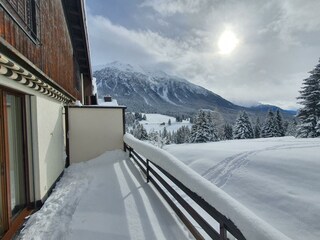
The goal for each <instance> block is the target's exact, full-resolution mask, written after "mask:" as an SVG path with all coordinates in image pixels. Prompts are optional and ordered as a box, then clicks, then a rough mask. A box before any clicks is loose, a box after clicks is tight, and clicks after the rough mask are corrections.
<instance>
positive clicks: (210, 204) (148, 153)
mask: <svg viewBox="0 0 320 240" xmlns="http://www.w3.org/2000/svg"><path fill="white" fill-rule="evenodd" d="M124 142H125V144H126V146H127V149H128V150H129V152H130V157H131V158H133V159H134V160H135V161H136V163H138V165H139V166H140V168H142V170H143V171H144V172H145V174H146V175H147V178H148V181H149V180H150V181H151V182H152V183H153V184H154V185H155V187H156V188H157V189H158V190H159V191H160V193H161V194H162V195H163V196H164V198H165V200H167V202H168V203H169V205H170V206H171V207H172V208H173V210H175V212H176V213H177V214H178V216H179V217H180V218H181V220H182V221H183V222H184V223H185V224H186V225H187V227H188V228H189V230H190V231H191V233H192V234H193V235H194V236H195V237H196V238H197V239H203V237H202V236H201V235H200V234H199V232H198V231H197V230H196V228H195V227H194V226H188V225H190V224H191V222H190V221H189V220H188V219H187V218H186V217H185V215H184V214H183V213H182V212H181V211H180V210H179V209H178V207H177V206H176V205H175V204H174V203H173V201H172V200H170V198H169V197H168V196H166V194H164V191H163V190H161V188H160V187H159V184H157V182H156V181H155V180H154V178H157V181H158V182H160V183H161V184H162V185H163V186H164V187H165V188H166V189H167V190H168V191H169V192H170V193H171V194H172V195H173V196H174V197H175V198H176V200H177V201H178V202H179V203H180V205H182V206H183V207H184V208H185V209H186V210H187V212H188V213H189V214H190V215H191V216H192V217H193V218H194V220H195V221H197V222H198V223H199V224H200V226H202V228H203V229H204V231H205V232H207V233H208V234H209V235H210V237H212V238H213V239H227V231H228V232H229V233H231V234H232V235H233V236H234V237H236V238H237V239H248V240H250V239H252V240H258V239H259V240H289V239H290V238H288V237H287V236H285V235H284V234H283V233H281V232H280V231H278V230H277V229H275V228H274V227H272V226H271V225H269V224H268V223H266V222H265V221H264V220H262V219H261V218H259V217H257V216H256V215H255V214H254V213H253V212H251V211H250V210H249V209H247V208H246V207H245V206H243V205H242V204H240V203H239V202H237V201H236V200H235V199H233V198H232V197H230V196H229V195H228V194H227V193H225V192H224V191H222V190H221V189H220V188H218V187H216V186H215V185H214V184H212V183H211V182H209V181H208V180H206V179H205V178H203V177H202V176H200V175H199V174H198V173H196V172H195V171H193V170H192V169H191V168H189V167H188V166H186V165H185V164H184V163H182V162H181V161H179V160H178V159H177V158H176V157H174V156H172V155H171V154H170V153H168V152H166V151H164V150H162V149H159V148H157V147H155V146H153V145H151V144H149V143H146V142H142V141H140V140H138V139H136V138H134V137H133V136H132V135H130V134H125V135H124ZM141 156H143V158H145V159H146V161H144V159H143V158H142V157H141ZM137 160H139V161H137ZM150 162H151V163H152V164H150ZM140 163H142V165H144V167H145V168H143V166H142V165H141V164H140ZM152 165H153V166H154V167H155V168H156V169H157V171H155V170H154V169H153V168H152V167H151V166H152ZM159 171H160V172H161V173H162V174H164V175H165V176H166V177H168V178H169V179H170V180H171V181H172V182H174V183H175V184H176V185H177V186H178V187H180V189H181V190H183V191H184V192H185V193H187V195H188V196H189V197H191V198H192V199H193V200H194V201H195V202H196V203H197V204H198V205H199V206H201V207H202V208H203V209H204V210H205V211H206V212H207V213H208V214H209V215H211V216H212V217H213V218H214V219H215V220H216V221H218V223H219V224H220V233H218V232H216V231H215V230H214V229H213V228H212V226H209V225H208V223H207V222H206V221H205V220H204V219H203V218H202V217H201V216H200V215H199V214H198V213H197V212H196V211H195V210H194V209H193V208H192V207H191V206H190V205H188V203H187V202H186V201H185V200H184V199H183V198H182V197H181V196H178V195H177V192H175V190H173V188H172V187H170V186H169V185H168V183H166V182H165V180H164V179H163V178H162V177H161V176H160V175H159V174H158V172H159ZM150 173H151V174H153V177H154V178H153V177H152V176H150Z"/></svg>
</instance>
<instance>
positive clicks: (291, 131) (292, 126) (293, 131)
mask: <svg viewBox="0 0 320 240" xmlns="http://www.w3.org/2000/svg"><path fill="white" fill-rule="evenodd" d="M297 125H298V124H297V121H296V120H295V119H293V120H292V121H291V122H287V127H286V136H296V135H297Z"/></svg>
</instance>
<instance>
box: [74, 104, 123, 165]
mask: <svg viewBox="0 0 320 240" xmlns="http://www.w3.org/2000/svg"><path fill="white" fill-rule="evenodd" d="M69 149H70V163H77V162H82V161H87V160H90V159H92V158H95V157H97V156H99V155H101V154H102V153H104V152H105V151H110V150H115V149H123V109H122V108H86V107H77V108H74V107H72V108H69Z"/></svg>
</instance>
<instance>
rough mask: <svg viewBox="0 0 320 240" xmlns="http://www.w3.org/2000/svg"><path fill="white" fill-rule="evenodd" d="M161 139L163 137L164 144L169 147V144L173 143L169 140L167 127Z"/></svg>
mask: <svg viewBox="0 0 320 240" xmlns="http://www.w3.org/2000/svg"><path fill="white" fill-rule="evenodd" d="M161 137H162V139H163V142H164V144H166V145H168V144H170V143H171V142H170V139H169V133H168V130H167V128H166V127H164V128H163V131H162V134H161Z"/></svg>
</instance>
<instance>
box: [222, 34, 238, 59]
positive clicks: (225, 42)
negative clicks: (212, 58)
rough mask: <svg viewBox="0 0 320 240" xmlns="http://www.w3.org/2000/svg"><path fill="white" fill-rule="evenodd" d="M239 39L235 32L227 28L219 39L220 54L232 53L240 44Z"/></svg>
mask: <svg viewBox="0 0 320 240" xmlns="http://www.w3.org/2000/svg"><path fill="white" fill-rule="evenodd" d="M238 43H239V40H238V38H237V36H236V35H235V34H234V32H232V31H230V30H225V31H224V32H223V33H222V34H221V36H220V38H219V41H218V47H219V52H220V54H223V55H227V54H230V53H231V52H232V51H233V50H234V49H235V48H236V47H237V45H238Z"/></svg>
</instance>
